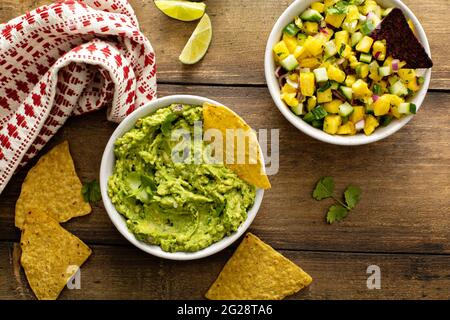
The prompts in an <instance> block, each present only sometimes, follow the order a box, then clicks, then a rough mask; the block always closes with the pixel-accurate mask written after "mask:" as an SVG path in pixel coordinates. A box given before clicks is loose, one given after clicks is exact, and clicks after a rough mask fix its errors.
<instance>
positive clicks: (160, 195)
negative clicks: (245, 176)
mask: <svg viewBox="0 0 450 320" xmlns="http://www.w3.org/2000/svg"><path fill="white" fill-rule="evenodd" d="M202 118H203V115H202V107H201V106H197V105H187V104H172V105H170V106H168V107H165V108H162V109H159V110H157V111H156V112H155V113H154V114H152V115H149V116H146V117H143V118H140V119H139V120H138V121H137V122H136V124H135V125H134V127H133V129H131V130H130V131H128V132H127V133H125V134H124V135H123V136H122V137H121V138H119V139H117V141H116V142H115V144H114V154H115V157H116V163H115V166H114V173H113V175H112V176H111V177H110V178H109V181H108V194H109V196H110V198H111V201H112V203H113V204H114V206H115V207H116V209H117V211H119V212H120V213H121V214H122V215H123V216H124V217H125V218H126V220H127V226H128V229H129V230H130V231H131V232H132V233H133V234H134V235H135V236H136V238H137V239H139V240H141V241H143V242H146V243H150V244H155V245H158V246H160V247H161V248H162V249H163V250H164V251H169V252H175V251H185V252H193V251H198V250H200V249H203V248H206V247H208V246H209V245H211V244H212V243H214V242H217V241H219V240H221V239H222V238H224V237H225V236H227V235H230V234H231V233H233V232H235V231H236V230H237V229H238V228H239V226H240V225H241V224H242V222H243V221H245V219H246V218H247V212H248V210H249V209H250V208H251V207H252V205H253V203H254V199H255V195H256V189H255V187H254V186H251V185H249V184H248V183H246V182H245V181H243V180H241V179H240V178H239V177H238V176H237V175H236V173H234V172H233V171H232V170H231V169H229V168H227V167H226V166H225V165H223V164H211V163H207V161H200V162H201V163H196V161H194V159H193V158H194V155H195V154H199V153H200V154H201V153H202V151H201V149H202V147H203V148H207V147H208V146H207V143H206V142H204V141H202V143H200V144H199V143H197V144H196V143H190V144H189V148H190V152H189V153H188V154H189V156H188V158H186V159H183V162H179V163H177V162H175V161H174V160H173V158H172V150H173V149H174V148H175V147H176V145H177V144H178V143H179V141H177V140H174V139H172V133H173V132H174V131H176V130H184V131H185V132H189V133H190V134H191V136H193V135H194V124H195V123H196V122H198V123H200V122H201V121H202ZM195 148H197V149H199V150H194V149H195ZM196 151H198V152H199V153H196ZM201 160H203V159H201Z"/></svg>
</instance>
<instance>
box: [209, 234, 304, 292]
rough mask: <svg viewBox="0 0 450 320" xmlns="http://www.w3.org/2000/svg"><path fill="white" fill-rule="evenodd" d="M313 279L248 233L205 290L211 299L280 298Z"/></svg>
mask: <svg viewBox="0 0 450 320" xmlns="http://www.w3.org/2000/svg"><path fill="white" fill-rule="evenodd" d="M311 282H312V278H311V277H310V276H309V275H308V274H307V273H306V272H304V271H303V270H302V269H301V268H300V267H298V266H297V265H296V264H294V263H293V262H292V261H290V260H288V259H287V258H285V257H284V256H282V255H281V254H280V253H278V252H277V251H275V250H274V249H273V248H272V247H270V246H269V245H267V244H265V243H264V242H262V241H261V240H260V239H259V238H258V237H256V236H255V235H253V234H251V233H247V235H246V236H245V238H244V240H243V241H242V243H241V244H240V245H239V247H238V248H237V249H236V252H235V253H234V254H233V256H232V257H231V258H230V260H228V262H227V263H226V265H225V267H224V268H223V270H222V271H221V272H220V274H219V276H218V277H217V279H216V281H215V282H214V283H213V285H212V286H211V288H209V290H208V292H207V293H206V298H208V299H211V300H279V299H283V298H284V297H286V296H288V295H291V294H294V293H296V292H298V291H299V290H301V289H303V288H304V287H306V286H308V285H309V284H310V283H311Z"/></svg>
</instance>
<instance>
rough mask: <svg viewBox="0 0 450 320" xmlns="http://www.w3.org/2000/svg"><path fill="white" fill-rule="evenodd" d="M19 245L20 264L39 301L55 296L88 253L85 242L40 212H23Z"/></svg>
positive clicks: (89, 252) (54, 297)
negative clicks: (25, 213)
mask: <svg viewBox="0 0 450 320" xmlns="http://www.w3.org/2000/svg"><path fill="white" fill-rule="evenodd" d="M20 245H21V247H22V257H21V264H22V266H23V268H24V269H25V274H26V276H27V279H28V282H29V283H30V286H31V289H33V292H34V293H35V294H36V297H37V298H38V299H39V300H54V299H56V298H58V296H59V294H60V292H61V291H62V289H64V286H65V285H66V284H67V281H68V280H69V279H70V278H71V277H72V276H73V275H74V274H75V273H76V272H77V270H78V268H79V267H80V266H81V265H82V264H83V263H84V262H85V261H86V259H87V258H88V257H89V256H90V254H91V249H89V247H88V246H87V245H85V244H84V243H83V242H82V241H81V240H80V239H78V238H77V237H75V236H74V235H73V234H71V233H70V232H68V231H66V230H65V229H63V228H62V227H61V226H60V225H59V223H58V222H57V221H56V220H54V219H53V218H51V217H49V216H48V215H46V214H44V213H42V212H41V211H32V212H30V213H29V214H27V217H26V220H25V223H24V225H23V231H22V238H21V239H20Z"/></svg>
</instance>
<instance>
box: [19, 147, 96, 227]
mask: <svg viewBox="0 0 450 320" xmlns="http://www.w3.org/2000/svg"><path fill="white" fill-rule="evenodd" d="M81 187H82V185H81V182H80V179H79V178H78V176H77V173H76V172H75V167H74V164H73V160H72V157H71V156H70V152H69V144H68V142H67V141H65V142H63V143H61V144H59V145H57V146H56V147H54V148H53V149H52V150H50V152H48V153H47V154H46V155H44V156H42V157H41V158H40V159H39V161H38V163H37V164H36V165H35V166H34V167H33V168H32V169H31V170H30V171H29V172H28V175H27V177H26V178H25V181H24V182H23V184H22V191H21V193H20V196H19V199H18V200H17V203H16V221H15V223H16V227H18V228H20V229H22V227H23V223H24V220H25V216H26V215H27V213H28V212H29V211H31V209H36V210H41V211H43V212H46V213H47V214H49V215H50V216H51V217H53V218H54V219H55V220H57V221H58V222H65V221H67V220H69V219H71V218H73V217H78V216H83V215H86V214H88V213H90V212H91V206H90V205H89V203H86V202H84V200H83V196H82V195H81Z"/></svg>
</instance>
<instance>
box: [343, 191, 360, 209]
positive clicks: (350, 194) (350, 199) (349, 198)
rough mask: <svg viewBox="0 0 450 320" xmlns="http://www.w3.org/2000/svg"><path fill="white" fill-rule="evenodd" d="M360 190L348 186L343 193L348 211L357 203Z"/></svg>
mask: <svg viewBox="0 0 450 320" xmlns="http://www.w3.org/2000/svg"><path fill="white" fill-rule="evenodd" d="M360 196H361V189H360V188H359V187H355V186H348V187H347V189H346V190H345V192H344V197H345V202H346V203H347V206H348V208H349V209H354V208H355V207H356V205H357V204H358V202H359V198H360Z"/></svg>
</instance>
